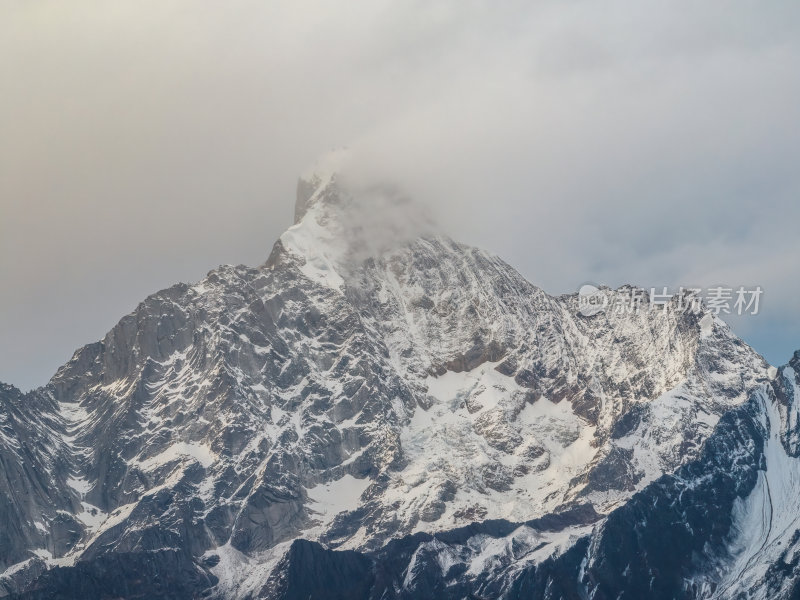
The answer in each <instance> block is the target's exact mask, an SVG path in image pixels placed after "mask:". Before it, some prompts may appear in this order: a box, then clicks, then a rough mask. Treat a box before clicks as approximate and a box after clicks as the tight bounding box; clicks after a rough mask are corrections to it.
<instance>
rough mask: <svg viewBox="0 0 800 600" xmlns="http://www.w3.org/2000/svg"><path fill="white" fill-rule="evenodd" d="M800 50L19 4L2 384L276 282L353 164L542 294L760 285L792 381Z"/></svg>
mask: <svg viewBox="0 0 800 600" xmlns="http://www.w3.org/2000/svg"><path fill="white" fill-rule="evenodd" d="M799 26H800V6H799V5H797V3H795V2H788V1H785V2H772V3H769V4H764V3H759V2H755V1H754V0H748V1H743V2H738V3H736V4H735V5H732V4H731V3H729V2H723V1H721V0H710V1H708V2H702V3H697V2H689V1H678V2H670V3H664V2H650V1H644V2H642V1H638V0H637V1H634V0H612V1H610V2H604V3H596V2H587V1H581V0H573V1H570V2H555V1H552V2H534V3H530V2H506V3H489V2H478V1H468V2H455V1H453V2H437V3H429V2H404V3H397V2H389V1H388V0H378V1H372V2H348V3H340V2H327V1H326V2H322V1H319V2H293V3H283V4H278V3H260V2H251V1H245V0H236V1H233V2H227V3H224V4H222V3H216V2H210V1H200V2H198V1H191V2H190V1H188V0H166V1H159V2H154V1H144V2H115V3H108V2H102V1H100V0H81V1H80V2H76V3H69V4H66V3H62V2H57V1H41V2H23V1H15V0H12V1H10V2H5V3H3V5H2V8H0V74H2V77H3V81H4V82H7V85H5V86H4V90H3V94H2V95H0V131H2V143H0V211H2V212H0V252H2V254H0V279H1V280H2V282H3V285H2V292H0V330H2V332H3V335H2V344H0V346H1V347H0V380H6V381H10V382H13V383H17V384H20V385H23V386H33V385H37V384H40V383H43V382H44V381H45V380H46V379H47V378H48V377H49V375H50V374H51V373H52V372H53V371H54V370H55V368H56V367H57V366H58V365H59V364H60V363H62V362H63V361H65V360H66V359H67V358H68V357H69V354H70V352H71V351H72V350H73V349H74V348H75V347H77V346H79V345H81V344H83V343H87V342H90V341H92V340H94V339H97V338H99V337H101V336H102V335H103V333H104V332H105V331H106V330H107V329H108V328H110V327H111V326H112V325H113V323H114V321H115V320H116V319H117V318H118V317H119V316H121V314H123V313H124V312H126V311H128V310H130V309H132V308H133V306H134V305H135V303H136V302H137V301H138V300H140V299H141V298H142V297H144V296H145V295H146V294H147V293H150V292H152V291H154V290H156V289H158V288H160V287H164V286H166V285H169V284H171V283H173V282H174V281H177V280H193V279H197V278H199V277H201V276H202V275H203V274H204V273H205V272H206V271H207V270H208V269H210V268H212V267H214V266H215V265H216V264H218V263H220V262H232V263H242V262H243V263H248V264H256V263H259V262H261V261H262V260H264V258H266V256H267V254H268V253H269V250H270V247H271V245H272V242H273V241H274V240H275V239H276V238H277V237H278V236H279V235H280V233H281V232H282V231H283V230H284V229H285V228H286V227H287V226H288V225H290V223H291V218H292V209H293V206H292V203H293V198H294V185H295V177H296V174H298V173H299V172H300V171H301V170H302V168H303V167H304V166H305V165H306V164H308V163H310V162H312V161H313V160H314V159H315V158H316V157H317V156H318V155H319V154H322V153H324V152H326V151H327V150H328V149H330V148H332V147H336V146H340V145H348V146H350V147H351V148H353V151H354V153H356V155H357V156H358V157H359V163H360V164H361V169H362V170H363V171H364V172H368V173H369V174H370V176H371V177H373V178H374V179H376V180H378V179H387V180H391V181H393V182H396V183H399V184H401V185H403V186H404V187H405V188H406V189H407V190H408V191H409V192H410V193H411V194H412V195H413V196H415V197H417V198H418V199H419V200H420V201H421V202H422V203H424V204H426V205H427V206H428V208H429V210H430V211H431V212H432V213H434V214H435V215H436V217H437V220H438V221H439V222H440V223H441V224H442V226H443V227H445V228H446V229H448V230H449V232H450V233H451V234H453V236H454V237H456V238H458V239H460V240H461V241H464V242H467V243H472V244H475V245H478V246H483V247H486V248H487V249H489V250H492V251H494V252H496V253H498V254H500V255H501V256H502V257H504V258H505V259H506V260H507V261H508V262H510V263H511V264H513V265H514V266H516V267H518V268H519V269H520V270H521V271H522V272H523V273H524V274H525V275H526V276H527V277H528V278H529V279H531V280H532V281H533V282H534V283H537V284H538V285H540V286H542V287H544V288H545V289H546V290H548V291H550V292H554V293H560V292H564V291H572V290H573V289H575V288H576V287H577V286H578V285H579V284H581V283H583V282H584V281H598V282H603V283H608V284H612V285H617V284H622V283H626V282H633V283H639V284H641V285H645V286H647V285H673V284H677V285H679V284H682V283H685V282H687V281H689V280H691V282H700V283H705V282H708V283H709V284H711V283H717V282H722V281H723V280H724V281H726V282H728V283H730V284H731V285H739V284H742V285H745V284H750V283H758V284H761V285H762V286H764V287H765V289H766V292H765V314H764V315H762V316H761V317H760V318H759V320H758V321H757V320H755V319H753V320H749V321H746V322H742V323H736V324H735V326H736V327H737V330H741V331H742V332H743V334H745V335H746V336H747V335H752V336H754V337H753V338H752V339H754V340H755V339H758V343H759V345H758V346H757V348H758V349H759V350H761V351H763V352H765V353H767V356H768V358H770V359H771V360H773V361H776V362H779V361H782V360H785V357H788V353H789V351H790V349H792V348H793V347H795V346H800V317H798V313H797V310H796V307H797V302H796V298H797V296H796V293H797V291H798V290H797V284H796V283H795V282H796V281H797V280H798V277H797V276H798V267H797V260H796V257H797V256H798V254H799V253H800V242H799V241H798V236H797V235H796V231H795V224H796V223H797V222H798V216H800V208H798V204H800V203H798V202H797V201H796V199H797V195H798V191H800V189H798V188H800V176H798V174H797V169H796V166H795V163H796V159H797V156H798V154H799V153H798V151H799V150H800V148H799V147H798V146H799V145H800V108H798V107H800V37H798V35H797V33H798V27H799ZM777 324H780V326H779V325H777ZM758 331H770V332H772V333H770V335H769V336H768V338H767V339H765V336H763V335H761V336H760V337H759V333H758ZM748 339H749V338H748Z"/></svg>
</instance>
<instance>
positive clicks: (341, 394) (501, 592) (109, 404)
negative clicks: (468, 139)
mask: <svg viewBox="0 0 800 600" xmlns="http://www.w3.org/2000/svg"><path fill="white" fill-rule="evenodd" d="M341 160H342V158H341V156H334V157H332V158H329V159H327V160H326V161H324V162H323V164H321V165H320V167H319V168H318V169H316V170H313V171H312V172H310V173H309V174H307V175H306V176H304V177H303V178H302V179H301V180H300V182H299V184H298V197H297V204H296V210H295V219H296V222H295V224H294V225H293V226H292V227H290V228H289V229H288V230H287V231H286V232H285V233H284V234H283V235H282V236H281V237H280V239H279V240H278V241H277V242H276V243H275V245H274V247H273V249H272V252H271V254H269V258H268V259H267V261H266V262H265V263H264V264H262V265H260V266H258V267H255V268H251V267H244V266H238V267H232V266H225V267H220V268H219V269H217V270H214V271H212V272H210V273H209V274H208V275H207V277H206V278H205V279H203V280H202V281H200V282H198V283H196V284H194V285H186V284H178V285H175V286H173V287H171V288H169V289H166V290H163V291H161V292H158V293H156V294H154V295H152V296H150V297H148V298H147V299H146V300H145V301H144V302H142V303H141V304H140V305H139V306H138V307H137V309H136V310H135V311H134V312H133V313H131V314H129V315H127V316H125V317H123V318H122V320H121V321H120V322H119V323H118V324H117V325H116V326H115V327H114V328H113V329H112V330H111V331H110V332H109V333H108V334H107V335H106V336H105V338H104V339H103V340H101V341H99V342H97V343H95V344H91V345H88V346H85V347H83V348H81V349H79V350H78V351H77V352H76V353H75V354H74V356H73V358H72V359H71V360H70V361H69V362H68V363H67V364H66V365H64V366H63V367H61V368H60V369H59V370H58V372H57V373H56V374H55V375H54V377H53V378H52V379H51V380H50V382H49V383H48V384H47V385H45V386H44V387H42V388H39V389H37V390H35V391H32V392H30V393H28V394H22V393H21V392H20V391H19V390H17V389H16V388H13V387H12V386H9V385H2V386H0V470H2V474H3V477H2V478H0V597H2V596H6V597H10V598H94V597H97V598H103V597H125V598H127V597H130V598H133V597H147V598H196V597H208V598H225V599H228V598H231V599H240V598H241V599H255V598H275V599H289V598H304V599H305V598H342V599H344V598H354V599H357V598H364V599H367V598H375V599H378V598H387V599H388V598H454V599H455V598H531V597H533V598H597V599H600V598H617V597H620V594H623V593H625V596H624V597H664V598H679V597H686V598H711V597H720V598H722V597H735V594H736V593H739V592H741V593H743V594H747V593H751V594H752V595H753V596H754V597H764V598H780V597H786V598H788V597H793V596H792V594H794V593H795V591H794V587H793V586H794V583H793V582H794V579H795V577H796V575H795V572H796V568H795V566H796V564H797V558H796V555H795V553H796V551H797V544H798V539H800V533H798V532H800V525H796V524H795V520H794V516H795V514H797V510H796V509H797V506H795V505H796V504H797V502H798V500H797V499H796V497H798V494H797V493H795V492H794V489H795V488H794V487H793V486H795V485H797V482H800V471H798V468H800V467H798V465H800V461H798V459H797V456H798V452H799V451H798V450H797V448H795V446H797V443H798V439H800V437H799V436H800V433H798V428H799V427H800V425H798V417H797V410H796V397H797V381H798V380H797V375H796V374H797V373H800V365H798V364H797V360H798V357H797V356H796V357H795V358H794V359H793V362H792V363H790V364H789V365H787V366H786V367H783V368H782V369H780V370H777V369H774V368H771V367H770V366H769V365H767V364H766V362H765V361H764V360H763V359H762V358H761V357H760V356H759V355H758V354H756V353H755V352H754V351H753V350H752V349H751V348H749V347H748V346H747V345H746V344H744V343H743V342H742V341H741V340H739V339H738V338H737V337H736V336H735V335H734V334H733V333H732V332H731V331H730V329H729V328H728V327H727V325H725V323H723V322H722V321H721V320H719V319H718V318H716V317H715V316H714V315H713V314H711V313H710V312H708V311H707V310H705V309H702V310H701V311H699V312H697V313H692V312H687V311H685V310H682V308H681V298H678V297H676V298H673V300H672V301H671V302H669V303H667V304H666V305H665V306H664V307H660V308H654V309H651V310H648V309H645V310H639V311H633V310H631V311H625V310H622V311H616V310H613V311H612V310H607V311H601V312H599V313H598V314H594V315H592V316H586V315H584V314H582V313H581V311H580V310H579V308H580V307H579V299H578V297H577V295H565V296H558V297H554V296H550V295H548V294H546V293H545V292H543V291H542V290H540V289H539V288H537V287H535V286H533V285H532V284H530V283H529V282H527V281H526V280H525V279H524V278H523V277H522V276H521V275H520V274H519V273H517V272H516V271H515V270H514V269H513V268H511V267H510V266H508V265H507V264H505V263H504V262H503V261H501V260H500V259H498V258H496V257H494V256H492V255H490V254H488V253H486V252H483V251H481V250H477V249H475V248H471V247H468V246H464V245H462V244H459V243H456V242H454V241H452V240H451V239H449V238H447V237H446V236H443V235H441V234H439V233H437V232H436V231H435V229H434V228H433V227H431V226H430V225H429V223H428V221H427V220H426V219H424V218H423V217H421V216H419V215H418V213H417V212H415V210H414V209H413V205H412V204H411V203H410V202H409V201H408V199H407V198H405V197H404V196H403V195H402V193H400V192H399V191H398V190H396V189H394V188H392V187H390V186H364V185H358V184H355V183H352V182H350V181H348V180H347V178H346V177H345V176H344V175H342V174H341V173H342V171H341V170H340V165H339V163H340V162H341ZM631 289H632V288H629V287H624V288H620V289H619V290H605V291H604V293H606V294H608V295H609V296H610V297H620V298H621V297H625V296H626V295H628V294H629V293H630V292H631ZM665 544H666V545H665ZM747 597H749V596H747Z"/></svg>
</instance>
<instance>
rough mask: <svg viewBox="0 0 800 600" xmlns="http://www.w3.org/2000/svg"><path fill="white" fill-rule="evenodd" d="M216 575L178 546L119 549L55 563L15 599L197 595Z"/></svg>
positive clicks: (187, 599)
mask: <svg viewBox="0 0 800 600" xmlns="http://www.w3.org/2000/svg"><path fill="white" fill-rule="evenodd" d="M216 581H217V580H216V578H215V577H214V576H213V575H211V574H210V573H208V572H207V571H205V570H203V569H202V568H201V567H199V566H198V565H196V564H195V563H194V562H192V560H191V559H190V558H189V557H188V556H187V555H186V554H185V553H182V552H179V551H175V550H163V551H158V552H149V553H114V554H109V555H106V556H102V557H100V558H97V559H94V560H91V561H84V562H79V563H77V564H76V565H75V566H74V567H66V568H65V567H55V568H54V569H51V570H49V571H47V572H46V573H44V574H43V575H42V576H41V577H39V579H38V580H37V581H36V583H35V584H34V585H33V586H32V587H31V589H29V590H28V591H26V592H24V593H22V594H17V595H13V596H12V598H13V599H14V600H45V599H46V600H87V599H89V598H96V599H98V600H106V599H108V600H111V599H117V598H147V599H148V600H150V599H152V600H194V599H196V598H204V597H208V596H209V595H210V590H211V587H212V586H213V585H214V584H215V583H216Z"/></svg>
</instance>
